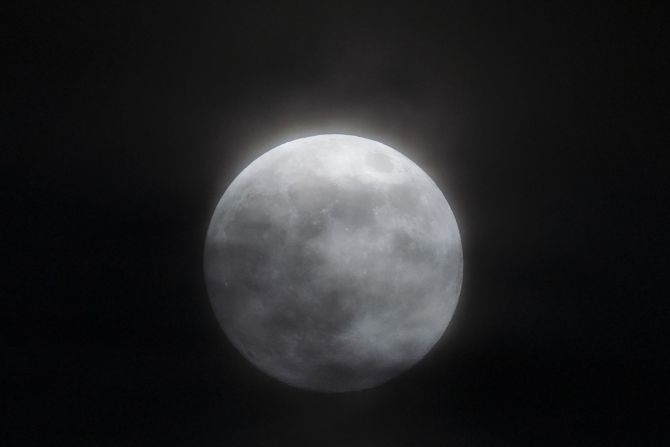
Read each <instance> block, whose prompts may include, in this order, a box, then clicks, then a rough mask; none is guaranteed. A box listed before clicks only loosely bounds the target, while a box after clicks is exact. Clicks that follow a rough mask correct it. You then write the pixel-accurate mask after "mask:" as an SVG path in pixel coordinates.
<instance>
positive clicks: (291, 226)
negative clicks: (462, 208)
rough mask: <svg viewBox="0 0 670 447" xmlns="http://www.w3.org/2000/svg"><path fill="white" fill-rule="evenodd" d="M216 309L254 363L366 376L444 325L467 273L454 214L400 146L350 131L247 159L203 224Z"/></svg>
mask: <svg viewBox="0 0 670 447" xmlns="http://www.w3.org/2000/svg"><path fill="white" fill-rule="evenodd" d="M204 267H205V278H206V283H207V289H208V292H209V296H210V300H211V304H212V307H213V309H214V312H215V314H216V317H217V318H218V321H219V323H220V324H221V326H222V328H223V330H224V332H225V334H226V335H227V336H228V338H229V339H230V341H231V342H232V344H233V345H234V346H235V347H236V348H237V349H238V350H239V351H240V352H241V353H242V355H243V356H244V357H246V358H247V359H248V360H249V361H250V362H251V363H252V364H254V365H255V366H256V367H257V368H259V369H260V370H262V371H264V372H265V373H267V374H269V375H271V376H273V377H275V378H277V379H279V380H280V381H282V382H285V383H287V384H290V385H293V386H296V387H299V388H304V389H309V390H316V391H322V392H343V391H355V390H362V389H366V388H372V387H375V386H377V385H380V384H382V383H384V382H386V381H387V380H389V379H391V378H392V377H394V376H396V375H398V374H400V373H401V372H403V371H405V370H407V369H408V368H410V367H411V366H412V365H414V364H415V363H416V362H418V361H419V360H421V358H423V357H424V356H425V355H426V354H427V353H428V351H429V350H430V349H431V348H432V347H433V345H434V344H435V343H436V342H437V340H438V339H439V338H440V337H441V336H442V334H443V333H444V330H445V329H446V327H447V325H448V324H449V321H450V320H451V317H452V315H453V313H454V309H455V307H456V304H457V302H458V297H459V293H460V289H461V282H462V276H463V256H462V249H461V240H460V235H459V231H458V227H457V224H456V219H455V218H454V214H453V213H452V211H451V208H450V207H449V204H448V203H447V200H446V199H445V197H444V195H443V194H442V192H441V191H440V189H439V188H438V187H437V185H435V183H434V182H433V181H432V180H431V179H430V177H429V176H428V175H427V174H426V173H425V172H424V171H423V170H422V169H421V168H419V167H418V166H417V165H416V164H415V163H414V162H412V161H411V160H410V159H408V158H407V157H405V156H404V155H402V154H401V153H400V152H398V151H396V150H394V149H392V148H390V147H388V146H386V145H384V144H381V143H378V142H376V141H373V140H369V139H365V138H360V137H355V136H349V135H318V136H313V137H308V138H301V139H298V140H294V141H290V142H288V143H285V144H282V145H280V146H278V147H276V148H274V149H272V150H270V151H269V152H266V153H265V154H263V155H262V156H260V157H259V158H258V159H256V160H255V161H254V162H253V163H251V164H250V165H249V166H247V168H246V169H244V170H243V171H242V172H241V173H240V174H239V176H238V177H237V178H235V180H234V181H233V182H232V184H231V185H230V186H229V187H228V189H227V190H226V192H225V193H224V194H223V197H222V198H221V200H220V201H219V203H218V205H217V207H216V210H215V211H214V215H213V216H212V220H211V223H210V226H209V230H208V232H207V241H206V244H205V258H204Z"/></svg>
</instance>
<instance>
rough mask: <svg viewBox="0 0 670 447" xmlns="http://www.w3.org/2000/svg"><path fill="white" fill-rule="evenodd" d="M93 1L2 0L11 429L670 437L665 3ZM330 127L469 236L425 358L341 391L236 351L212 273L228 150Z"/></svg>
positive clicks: (301, 437)
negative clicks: (433, 192) (403, 165)
mask: <svg viewBox="0 0 670 447" xmlns="http://www.w3.org/2000/svg"><path fill="white" fill-rule="evenodd" d="M17 3H19V2H17ZM84 3H89V4H88V5H87V4H83V5H77V6H75V5H74V3H73V2H72V3H69V4H68V3H67V2H66V3H62V2H50V3H40V2H20V4H18V5H17V6H15V7H14V6H13V7H10V8H9V9H5V13H4V14H2V15H3V17H4V18H3V21H4V24H3V26H2V31H1V33H0V39H1V40H0V42H1V45H2V48H3V54H4V55H3V57H2V59H3V60H4V62H5V64H6V65H5V64H3V65H5V68H4V69H3V77H5V78H6V79H5V81H4V82H3V88H2V93H1V95H2V96H1V97H0V104H2V107H1V108H0V109H1V112H0V113H1V114H2V120H1V121H2V126H3V132H2V134H3V140H4V143H3V148H2V150H1V151H0V166H1V167H2V175H1V176H0V183H1V184H0V190H1V191H2V192H1V193H0V195H1V197H2V202H3V203H5V205H4V206H3V212H2V227H3V229H2V232H1V233H0V246H1V247H2V253H3V256H2V257H3V261H4V263H5V267H4V268H3V271H4V272H5V273H6V274H7V277H6V278H5V279H3V280H2V295H3V297H2V300H3V303H4V304H5V305H7V306H8V310H7V311H6V312H5V313H3V316H4V318H3V320H4V322H3V325H2V326H3V328H2V333H3V334H4V335H3V340H4V341H5V343H4V344H5V346H6V347H5V348H3V354H2V359H3V360H2V374H1V377H2V383H3V385H4V386H3V388H5V391H3V392H2V397H1V398H0V399H1V400H2V402H3V405H2V407H3V410H4V413H5V417H4V421H5V422H6V424H7V428H6V429H5V434H4V435H3V436H4V438H5V441H6V442H2V444H4V445H40V446H44V445H61V446H79V445H81V446H151V445H156V446H172V445H174V446H231V447H237V446H240V447H246V446H297V447H299V446H325V447H331V446H333V447H334V446H351V447H356V446H365V447H369V446H540V445H542V446H545V445H556V446H572V445H579V446H582V445H584V446H594V445H640V446H641V445H649V446H658V445H663V444H664V440H666V441H667V440H668V438H670V436H668V433H667V431H668V426H667V420H664V419H663V418H662V416H663V413H664V411H667V410H668V398H667V394H666V391H667V385H666V383H665V382H666V381H667V378H668V376H670V354H669V352H670V343H669V342H668V335H669V332H670V330H669V329H668V327H669V324H670V303H669V302H668V299H667V297H668V292H667V286H668V284H667V282H668V281H667V268H668V245H667V243H666V238H665V233H666V232H667V230H668V228H669V226H670V212H669V209H668V199H669V197H668V196H669V190H668V180H667V176H668V166H669V165H668V164H667V163H664V162H663V160H662V158H663V155H665V154H664V152H666V151H667V150H668V148H669V147H670V130H669V129H670V120H669V114H668V99H670V98H669V96H670V94H669V89H668V79H670V70H668V68H669V57H668V54H669V53H668V46H667V38H668V31H667V29H668V25H667V23H668V14H667V11H665V10H663V8H661V6H660V4H661V2H659V3H658V4H654V3H652V2H643V1H636V2H632V1H631V2H628V3H626V2H609V3H608V4H606V5H605V6H604V7H601V6H596V5H595V4H590V5H584V4H582V5H574V6H570V5H568V4H567V3H568V2H554V4H545V3H544V2H524V3H520V4H515V5H512V3H511V2H482V1H468V2H462V3H453V2H441V3H439V4H432V5H431V4H428V3H423V2H390V1H389V2H378V3H376V4H369V3H367V2H363V1H360V2H352V3H350V4H348V3H344V2H325V3H324V2H316V1H314V2H304V3H297V2H279V1H277V2H273V3H268V4H262V3H260V2H238V3H232V2H225V1H217V2H209V3H208V4H204V5H200V6H196V5H194V4H192V3H191V2H184V3H182V4H171V3H169V2H156V4H155V5H153V6H151V5H143V4H140V3H139V2H128V3H127V4H124V3H122V2H84ZM415 3H417V4H415ZM585 3H589V2H585ZM4 8H7V7H6V6H5V7H4ZM329 132H330V133H332V132H339V133H352V134H356V135H360V136H364V137H369V138H373V139H377V140H380V141H382V142H385V143H387V144H389V145H391V146H393V147H396V148H397V149H399V150H401V151H402V152H404V153H405V154H406V155H408V156H409V157H410V158H412V159H413V160H414V161H416V162H417V163H418V164H419V165H420V166H422V167H423V168H424V169H425V170H426V172H428V173H429V175H431V176H432V177H433V179H434V180H435V181H436V183H437V184H438V185H439V186H440V188H441V189H442V190H443V191H444V193H445V195H446V196H447V197H448V199H449V202H450V204H451V206H452V208H453V209H454V212H455V214H456V216H457V219H458V221H459V225H460V228H461V232H462V234H461V236H462V238H463V247H464V256H465V278H464V288H463V292H462V295H461V302H460V304H459V307H458V309H457V312H456V314H455V317H454V319H453V320H452V324H451V325H450V327H449V328H448V330H447V332H446V334H445V336H444V337H443V338H442V340H441V341H440V342H439V343H438V344H437V345H436V347H435V348H434V350H433V351H432V352H431V353H430V354H429V356H428V357H426V358H425V359H424V360H423V361H421V362H420V363H419V364H417V365H416V366H415V367H414V368H412V369H411V370H410V371H408V372H407V373H405V374H403V375H401V376H399V377H397V378H396V379H394V380H392V381H390V382H388V383H387V384H385V385H383V386H382V387H379V388H376V389H373V390H369V391H363V392H357V393H347V394H333V395H329V394H319V393H314V392H307V391H301V390H299V389H294V388H291V387H289V386H286V385H283V384H281V383H279V382H277V381H275V380H274V379H272V378H270V377H268V376H265V375H264V374H263V373H261V372H259V371H257V370H255V369H254V368H253V367H252V366H251V365H250V364H249V363H247V362H246V361H245V360H243V358H242V356H241V355H240V354H239V353H238V352H237V351H235V349H234V348H233V347H232V346H231V345H230V343H229V342H228V341H227V340H226V338H225V337H224V335H223V332H222V331H221V330H220V328H219V326H218V324H217V322H216V319H215V317H214V315H213V313H212V311H211V309H210V306H209V301H208V298H207V295H206V291H205V286H204V279H203V273H202V254H203V244H204V239H205V232H206V228H207V225H208V221H209V218H210V216H211V213H212V212H213V210H214V207H215V205H216V202H217V201H218V199H219V197H220V195H221V194H222V193H223V191H224V190H225V188H226V187H227V185H228V184H229V183H230V182H231V181H232V179H233V178H234V177H235V176H236V174H237V173H238V172H239V171H240V170H241V169H242V168H243V167H244V166H245V165H246V164H247V163H249V162H251V161H252V160H253V159H254V158H256V157H257V156H258V155H259V154H261V153H262V152H264V151H266V150H268V149H270V148H272V147H274V146H275V145H277V144H279V143H282V142H284V141H287V140H290V139H293V138H295V137H299V136H306V135H312V134H318V133H329ZM3 276H4V275H3Z"/></svg>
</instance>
